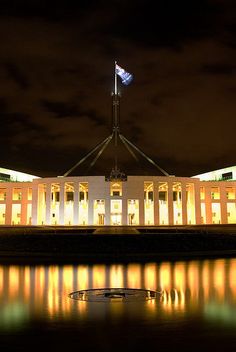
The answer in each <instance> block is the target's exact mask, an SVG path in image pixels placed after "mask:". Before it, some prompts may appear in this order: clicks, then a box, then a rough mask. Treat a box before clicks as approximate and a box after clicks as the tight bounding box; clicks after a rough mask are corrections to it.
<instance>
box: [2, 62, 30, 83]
mask: <svg viewBox="0 0 236 352" xmlns="http://www.w3.org/2000/svg"><path fill="white" fill-rule="evenodd" d="M4 67H5V69H6V71H7V75H8V77H9V78H10V79H11V80H13V81H14V82H15V83H16V84H17V85H18V87H19V88H21V89H28V88H29V87H30V83H29V80H28V78H27V77H26V75H25V74H24V73H23V71H22V70H20V68H19V67H18V66H17V65H16V64H14V63H10V62H8V63H4Z"/></svg>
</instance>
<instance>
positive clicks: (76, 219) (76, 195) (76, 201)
mask: <svg viewBox="0 0 236 352" xmlns="http://www.w3.org/2000/svg"><path fill="white" fill-rule="evenodd" d="M78 224H79V183H78V182H74V220H73V225H78Z"/></svg>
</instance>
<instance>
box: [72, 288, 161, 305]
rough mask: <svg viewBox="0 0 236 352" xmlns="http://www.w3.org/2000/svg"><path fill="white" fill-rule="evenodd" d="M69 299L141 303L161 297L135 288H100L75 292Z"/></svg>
mask: <svg viewBox="0 0 236 352" xmlns="http://www.w3.org/2000/svg"><path fill="white" fill-rule="evenodd" d="M69 297H70V298H72V299H75V300H78V301H86V302H138V301H140V302H142V301H148V300H154V299H157V298H159V297H161V292H158V291H152V290H145V289H136V288H100V289H90V290H80V291H75V292H72V293H70V294H69Z"/></svg>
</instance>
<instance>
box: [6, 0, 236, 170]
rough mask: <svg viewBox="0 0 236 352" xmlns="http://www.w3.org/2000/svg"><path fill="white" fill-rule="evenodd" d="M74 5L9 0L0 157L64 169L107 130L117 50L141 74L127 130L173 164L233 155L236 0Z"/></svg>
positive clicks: (195, 164) (126, 166)
mask: <svg viewBox="0 0 236 352" xmlns="http://www.w3.org/2000/svg"><path fill="white" fill-rule="evenodd" d="M73 3H74V1H73V2H70V1H59V0H58V1H54V0H47V1H44V0H34V1H32V0H28V1H26V0H19V1H17V0H15V1H13V0H6V1H4V0H1V2H0V35H1V49H0V118H1V128H0V136H1V145H2V148H1V158H0V165H1V166H2V167H6V168H12V169H16V170H20V171H25V172H29V173H32V174H35V175H39V176H53V175H62V174H63V173H64V172H65V171H67V170H68V169H69V168H70V167H71V166H73V165H74V164H75V163H76V162H77V161H78V160H79V159H80V158H81V157H82V156H83V155H84V154H85V153H87V152H88V151H89V150H90V149H91V148H92V147H93V146H95V145H96V144H97V143H98V142H100V141H101V140H102V139H104V138H106V137H107V136H108V135H109V133H110V130H111V91H112V88H113V70H114V60H117V61H118V63H119V64H120V65H121V66H122V67H124V68H125V69H126V70H127V71H129V72H131V73H132V74H133V75H134V80H133V82H132V84H130V85H129V86H128V87H125V86H121V85H120V92H121V96H122V98H121V131H122V133H123V134H124V135H125V136H126V137H127V138H128V139H130V140H131V141H132V142H133V143H135V144H136V145H138V146H139V147H140V148H141V149H142V150H143V151H144V152H145V153H146V154H148V155H149V156H150V157H152V158H153V159H154V160H155V161H156V162H157V163H158V164H159V165H160V166H161V167H162V168H164V169H165V170H166V171H167V172H168V173H170V174H175V175H179V176H191V175H194V174H198V173H201V172H206V171H209V170H211V169H216V168H221V167H226V166H230V165H236V122H235V118H236V99H235V95H236V81H235V77H236V3H235V0H203V1H201V0H191V1H189V0H186V1H181V0H180V1H175V0H172V1H171V0H165V1H163V0H162V1H159V0H156V1H149V0H146V1H141V0H136V1H133V0H114V1H112V0H110V1H108V0H103V1H102V0H101V1H99V0H94V1H78V2H77V4H73ZM154 5H155V6H154ZM120 148H121V147H120ZM113 149H114V148H113V147H112V146H111V147H110V148H108V149H107V151H106V152H105V153H104V156H102V157H101V159H99V161H98V162H97V166H96V167H97V169H96V168H95V169H96V170H95V171H94V172H95V173H96V172H97V173H100V174H104V173H107V172H108V169H109V170H110V168H111V167H112V166H113V155H112V154H113V153H114V150H113ZM119 153H120V154H119V163H120V166H121V168H122V171H126V172H128V173H129V174H132V173H133V172H134V170H136V169H137V168H138V165H137V164H136V162H135V161H133V159H132V157H130V156H129V155H128V154H127V153H125V152H124V150H123V151H122V148H121V149H120V151H119ZM141 164H142V163H141ZM141 164H140V165H141ZM143 167H144V166H143V164H142V168H143ZM84 168H85V166H84ZM76 172H77V173H78V174H80V173H82V172H85V169H83V170H82V171H80V170H79V169H78V170H77V171H76ZM92 172H93V170H90V173H92Z"/></svg>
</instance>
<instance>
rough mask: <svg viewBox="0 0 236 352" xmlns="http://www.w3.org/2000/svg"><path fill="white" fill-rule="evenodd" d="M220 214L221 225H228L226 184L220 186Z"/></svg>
mask: <svg viewBox="0 0 236 352" xmlns="http://www.w3.org/2000/svg"><path fill="white" fill-rule="evenodd" d="M220 212H221V214H220V215H221V221H220V223H221V224H227V223H228V217H227V197H226V189H225V186H224V184H220Z"/></svg>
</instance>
